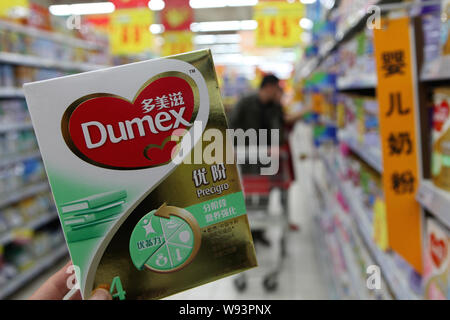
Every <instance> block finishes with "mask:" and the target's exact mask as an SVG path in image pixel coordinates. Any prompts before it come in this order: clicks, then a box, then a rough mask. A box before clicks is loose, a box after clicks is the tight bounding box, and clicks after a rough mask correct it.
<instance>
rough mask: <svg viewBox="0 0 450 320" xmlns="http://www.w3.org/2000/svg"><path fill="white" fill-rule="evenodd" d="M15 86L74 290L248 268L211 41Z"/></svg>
mask: <svg viewBox="0 0 450 320" xmlns="http://www.w3.org/2000/svg"><path fill="white" fill-rule="evenodd" d="M24 88H25V95H26V99H27V103H28V106H29V109H30V113H31V117H32V121H33V126H34V129H35V132H36V136H37V139H38V143H39V147H40V150H41V153H42V158H43V161H44V164H45V168H46V171H47V175H48V179H49V182H50V186H51V189H52V193H53V196H54V199H55V202H56V206H57V208H58V213H59V218H60V220H61V225H62V228H63V230H64V234H65V237H66V241H67V245H68V248H69V252H70V255H71V258H72V261H73V264H74V265H75V270H76V271H77V272H76V274H77V280H78V284H79V285H80V289H81V292H82V295H83V298H85V299H86V298H89V297H90V296H91V293H92V291H93V290H95V289H96V288H98V287H100V286H101V287H109V288H110V292H111V293H112V295H113V297H114V298H117V299H158V298H162V297H166V296H169V295H172V294H175V293H177V292H180V291H183V290H186V289H190V288H193V287H195V286H199V285H202V284H205V283H207V282H210V281H213V280H216V279H220V278H223V277H225V276H229V275H232V274H235V273H238V272H241V271H243V270H246V269H249V268H252V267H255V266H256V265H257V262H256V257H255V250H254V246H253V241H252V237H251V232H250V228H249V223H248V219H247V215H246V208H245V201H244V196H243V193H242V189H241V183H240V179H239V173H238V170H237V167H236V164H235V161H230V159H231V160H233V159H234V156H233V151H232V147H230V143H228V142H227V140H226V139H225V136H226V130H227V121H226V118H225V114H224V109H223V105H222V102H221V97H220V92H219V88H218V84H217V78H216V73H215V69H214V64H213V60H212V57H211V53H210V51H209V50H200V51H195V52H191V53H186V54H181V55H176V56H171V57H167V58H162V59H155V60H150V61H144V62H138V63H132V64H129V65H124V66H118V67H113V68H109V69H104V70H99V71H92V72H87V73H83V74H78V75H71V76H67V77H62V78H58V79H52V80H46V81H40V82H34V83H30V84H26V85H25V86H24ZM221 138H223V139H221ZM220 140H221V141H220ZM230 150H231V151H230ZM230 153H231V156H230Z"/></svg>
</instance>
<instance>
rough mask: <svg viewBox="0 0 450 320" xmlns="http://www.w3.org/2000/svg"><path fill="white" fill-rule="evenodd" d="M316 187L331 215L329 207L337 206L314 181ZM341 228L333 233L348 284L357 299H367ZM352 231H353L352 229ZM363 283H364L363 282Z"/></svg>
mask: <svg viewBox="0 0 450 320" xmlns="http://www.w3.org/2000/svg"><path fill="white" fill-rule="evenodd" d="M315 185H316V189H318V190H319V192H320V193H321V195H322V198H323V199H324V200H325V208H326V210H327V211H328V212H329V214H330V215H331V216H332V212H331V210H332V209H331V208H338V206H336V205H334V199H332V197H331V195H330V193H329V192H327V191H325V190H322V189H321V187H320V186H319V183H317V182H316V183H315ZM341 223H343V224H344V222H343V221H342V220H341ZM342 232H343V230H341V228H336V229H335V235H336V238H337V241H338V242H339V243H340V247H341V249H342V254H343V256H344V260H345V265H346V269H347V271H348V274H349V278H350V284H351V287H352V288H353V290H354V293H355V294H356V295H357V297H358V298H359V299H362V300H367V299H368V294H367V292H366V291H365V287H364V286H363V285H361V282H360V281H358V280H359V279H360V278H361V276H360V275H359V270H358V268H357V267H356V263H357V259H356V257H355V253H354V251H353V249H352V248H351V247H350V246H349V244H348V241H345V240H344V237H343V235H342ZM353 232H354V231H353ZM364 285H365V283H364Z"/></svg>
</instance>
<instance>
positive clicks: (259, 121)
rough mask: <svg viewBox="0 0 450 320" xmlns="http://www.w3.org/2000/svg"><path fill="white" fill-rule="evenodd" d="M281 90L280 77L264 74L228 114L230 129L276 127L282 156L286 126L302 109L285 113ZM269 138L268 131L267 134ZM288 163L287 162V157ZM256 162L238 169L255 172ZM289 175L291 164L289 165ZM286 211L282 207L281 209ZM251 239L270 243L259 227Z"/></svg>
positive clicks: (258, 171)
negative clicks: (253, 89) (255, 88)
mask: <svg viewBox="0 0 450 320" xmlns="http://www.w3.org/2000/svg"><path fill="white" fill-rule="evenodd" d="M282 97H283V89H282V88H281V86H280V80H279V79H278V78H277V77H276V76H274V75H266V76H265V77H264V78H263V80H262V81H261V85H260V87H259V90H258V91H257V92H255V93H251V94H249V95H247V96H245V97H243V98H242V99H241V100H240V101H239V102H238V103H237V105H236V106H235V108H234V109H233V111H232V113H231V116H230V126H231V127H232V128H233V129H243V130H244V131H245V130H248V129H255V130H259V129H267V130H273V129H276V130H279V141H278V145H279V146H280V149H282V150H283V151H285V152H284V154H285V155H289V148H288V144H287V137H286V126H287V125H290V124H292V123H294V122H295V121H297V120H298V119H300V118H301V117H302V116H303V114H304V112H301V113H296V114H290V115H285V114H284V112H283V108H282V104H281V101H282ZM268 137H269V138H270V134H269V135H268ZM274 144H275V141H270V139H269V147H270V146H271V145H274ZM288 161H289V163H290V162H291V161H290V159H288ZM260 168H261V166H260V165H244V166H241V172H242V174H244V175H259V174H260ZM289 169H290V171H291V174H292V171H293V169H292V167H290V168H289ZM285 194H286V193H281V204H282V206H283V207H285V205H286V203H287V199H286V197H285ZM284 211H286V210H284ZM291 229H293V230H298V226H295V225H291ZM252 233H253V238H254V240H255V241H256V242H260V243H261V244H263V245H266V246H268V245H270V242H269V241H268V240H267V239H266V237H265V234H264V232H263V231H262V230H254V231H253V232H252Z"/></svg>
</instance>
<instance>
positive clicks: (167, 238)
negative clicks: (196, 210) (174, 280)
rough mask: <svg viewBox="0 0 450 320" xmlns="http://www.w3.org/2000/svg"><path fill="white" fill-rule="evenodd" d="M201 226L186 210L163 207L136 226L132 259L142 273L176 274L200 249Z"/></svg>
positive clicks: (131, 243) (132, 243) (131, 247)
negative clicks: (146, 271) (145, 271)
mask: <svg viewBox="0 0 450 320" xmlns="http://www.w3.org/2000/svg"><path fill="white" fill-rule="evenodd" d="M200 242H201V235H200V227H199V225H198V223H197V221H196V220H195V218H194V217H193V216H192V215H191V213H190V212H188V211H187V210H185V209H182V208H178V207H173V206H166V205H163V206H161V207H160V208H159V209H157V210H153V211H151V212H149V213H147V214H146V215H145V216H143V217H142V218H141V220H140V221H139V222H138V223H137V224H136V226H135V227H134V230H133V232H132V234H131V238H130V256H131V260H132V261H133V264H134V265H135V266H136V268H138V269H139V270H143V269H144V267H145V268H147V269H150V270H152V271H155V272H173V271H177V270H180V269H182V268H184V267H185V266H187V265H188V264H189V263H190V262H191V261H192V260H193V259H194V257H195V255H196V254H197V252H198V250H199V248H200Z"/></svg>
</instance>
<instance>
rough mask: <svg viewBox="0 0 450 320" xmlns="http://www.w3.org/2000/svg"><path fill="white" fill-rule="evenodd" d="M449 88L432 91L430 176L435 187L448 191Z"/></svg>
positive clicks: (449, 172)
mask: <svg viewBox="0 0 450 320" xmlns="http://www.w3.org/2000/svg"><path fill="white" fill-rule="evenodd" d="M449 111H450V88H448V87H447V88H437V89H436V90H435V91H434V112H433V134H432V144H433V147H432V150H433V154H432V168H431V172H432V176H433V182H434V184H435V185H436V186H438V187H440V188H442V189H444V190H447V191H450V112H449Z"/></svg>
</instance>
